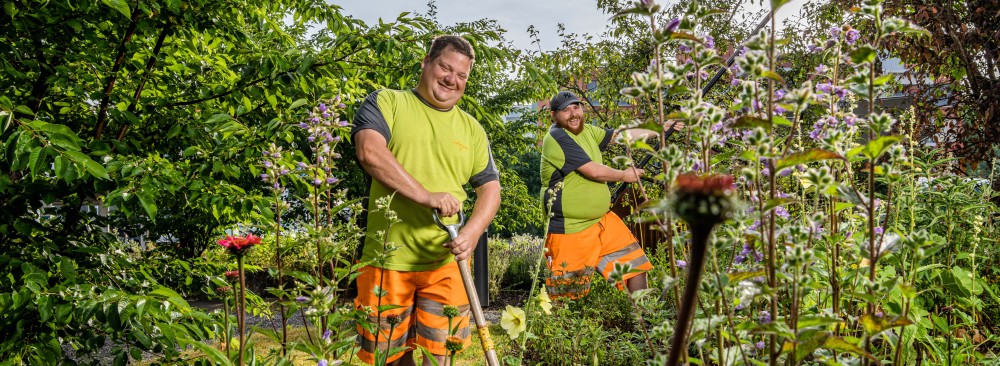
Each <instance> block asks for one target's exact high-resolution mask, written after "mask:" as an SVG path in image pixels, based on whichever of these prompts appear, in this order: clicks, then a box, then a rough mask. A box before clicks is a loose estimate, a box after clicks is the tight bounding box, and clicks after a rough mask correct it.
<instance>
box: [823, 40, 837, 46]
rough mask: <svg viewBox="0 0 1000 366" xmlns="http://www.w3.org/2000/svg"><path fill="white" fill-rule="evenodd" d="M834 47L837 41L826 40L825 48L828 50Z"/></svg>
mask: <svg viewBox="0 0 1000 366" xmlns="http://www.w3.org/2000/svg"><path fill="white" fill-rule="evenodd" d="M836 45H837V41H834V40H832V39H828V40H826V48H830V47H833V46H836Z"/></svg>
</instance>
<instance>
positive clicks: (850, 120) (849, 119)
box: [844, 114, 856, 127]
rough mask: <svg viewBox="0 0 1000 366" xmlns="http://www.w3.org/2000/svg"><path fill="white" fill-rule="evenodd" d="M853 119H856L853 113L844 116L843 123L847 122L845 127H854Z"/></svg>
mask: <svg viewBox="0 0 1000 366" xmlns="http://www.w3.org/2000/svg"><path fill="white" fill-rule="evenodd" d="M855 120H856V118H854V116H853V115H850V114H848V115H846V116H844V123H847V127H854V121H855Z"/></svg>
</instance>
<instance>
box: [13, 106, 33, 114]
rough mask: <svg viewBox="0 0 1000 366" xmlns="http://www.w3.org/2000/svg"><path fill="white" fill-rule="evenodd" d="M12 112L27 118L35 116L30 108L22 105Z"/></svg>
mask: <svg viewBox="0 0 1000 366" xmlns="http://www.w3.org/2000/svg"><path fill="white" fill-rule="evenodd" d="M14 111H15V112H18V113H24V114H27V115H29V116H34V115H35V112H32V111H31V108H28V107H26V106H23V105H19V106H17V107H14Z"/></svg>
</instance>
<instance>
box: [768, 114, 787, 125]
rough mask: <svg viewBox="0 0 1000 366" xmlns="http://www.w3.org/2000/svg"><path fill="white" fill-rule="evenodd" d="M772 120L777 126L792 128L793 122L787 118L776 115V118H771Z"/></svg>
mask: <svg viewBox="0 0 1000 366" xmlns="http://www.w3.org/2000/svg"><path fill="white" fill-rule="evenodd" d="M771 120H772V121H774V124H775V125H778V126H785V127H792V121H789V120H788V118H785V116H780V115H775V116H774V117H771Z"/></svg>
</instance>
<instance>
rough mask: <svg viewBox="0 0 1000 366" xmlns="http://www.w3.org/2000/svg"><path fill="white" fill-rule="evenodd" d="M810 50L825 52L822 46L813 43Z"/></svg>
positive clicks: (812, 51)
mask: <svg viewBox="0 0 1000 366" xmlns="http://www.w3.org/2000/svg"><path fill="white" fill-rule="evenodd" d="M809 52H811V53H820V52H823V47H821V46H820V45H818V44H811V45H809Z"/></svg>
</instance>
